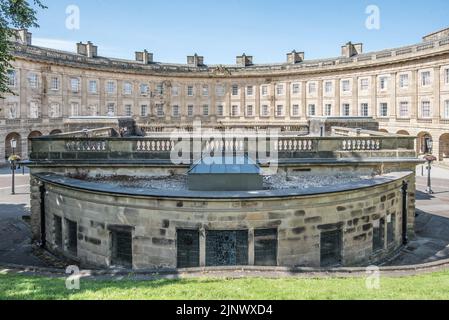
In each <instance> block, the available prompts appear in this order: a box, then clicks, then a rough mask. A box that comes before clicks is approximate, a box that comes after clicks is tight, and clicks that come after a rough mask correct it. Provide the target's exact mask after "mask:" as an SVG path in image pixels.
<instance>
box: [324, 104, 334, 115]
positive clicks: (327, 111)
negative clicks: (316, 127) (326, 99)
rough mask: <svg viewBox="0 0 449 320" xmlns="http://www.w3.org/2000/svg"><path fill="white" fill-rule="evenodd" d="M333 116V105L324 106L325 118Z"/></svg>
mask: <svg viewBox="0 0 449 320" xmlns="http://www.w3.org/2000/svg"><path fill="white" fill-rule="evenodd" d="M331 115H332V104H331V103H326V104H325V105H324V116H325V117H330V116H331Z"/></svg>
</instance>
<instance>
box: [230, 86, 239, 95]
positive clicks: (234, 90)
mask: <svg viewBox="0 0 449 320" xmlns="http://www.w3.org/2000/svg"><path fill="white" fill-rule="evenodd" d="M231 95H232V96H233V97H235V96H238V95H239V86H238V85H237V84H233V85H232V88H231Z"/></svg>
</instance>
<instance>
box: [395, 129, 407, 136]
mask: <svg viewBox="0 0 449 320" xmlns="http://www.w3.org/2000/svg"><path fill="white" fill-rule="evenodd" d="M396 134H401V135H403V136H409V135H410V133H409V132H408V131H406V130H399V131H398V132H397V133H396Z"/></svg>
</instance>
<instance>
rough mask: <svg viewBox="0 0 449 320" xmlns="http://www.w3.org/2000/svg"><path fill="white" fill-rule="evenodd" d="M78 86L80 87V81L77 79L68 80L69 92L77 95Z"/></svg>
mask: <svg viewBox="0 0 449 320" xmlns="http://www.w3.org/2000/svg"><path fill="white" fill-rule="evenodd" d="M80 86H81V81H80V79H79V78H71V79H70V91H72V93H79V92H80V89H81V88H80Z"/></svg>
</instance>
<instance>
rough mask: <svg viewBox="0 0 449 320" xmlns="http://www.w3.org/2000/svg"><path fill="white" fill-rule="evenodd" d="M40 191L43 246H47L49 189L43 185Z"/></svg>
mask: <svg viewBox="0 0 449 320" xmlns="http://www.w3.org/2000/svg"><path fill="white" fill-rule="evenodd" d="M39 191H40V195H41V248H45V246H46V245H47V231H46V227H45V226H46V224H45V193H46V192H47V191H46V190H45V185H42V186H41V187H40V188H39Z"/></svg>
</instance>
